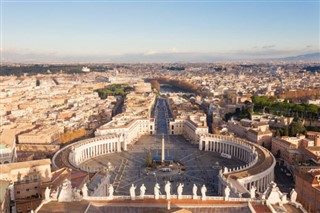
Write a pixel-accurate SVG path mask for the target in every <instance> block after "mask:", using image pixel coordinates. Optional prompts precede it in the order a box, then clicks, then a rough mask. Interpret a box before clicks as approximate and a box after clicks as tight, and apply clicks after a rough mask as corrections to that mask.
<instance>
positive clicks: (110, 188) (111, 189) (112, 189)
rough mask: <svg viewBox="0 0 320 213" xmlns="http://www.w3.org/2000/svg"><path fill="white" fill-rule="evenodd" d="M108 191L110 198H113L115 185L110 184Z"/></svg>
mask: <svg viewBox="0 0 320 213" xmlns="http://www.w3.org/2000/svg"><path fill="white" fill-rule="evenodd" d="M108 192H109V198H111V199H112V198H113V192H114V188H113V185H112V184H110V186H109V188H108Z"/></svg>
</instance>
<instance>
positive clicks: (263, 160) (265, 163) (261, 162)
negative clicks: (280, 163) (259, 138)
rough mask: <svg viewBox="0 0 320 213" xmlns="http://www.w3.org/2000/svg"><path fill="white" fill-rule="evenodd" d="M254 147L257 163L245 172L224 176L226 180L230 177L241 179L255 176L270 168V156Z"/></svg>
mask: <svg viewBox="0 0 320 213" xmlns="http://www.w3.org/2000/svg"><path fill="white" fill-rule="evenodd" d="M255 147H256V151H257V153H258V161H257V163H256V164H255V165H253V166H252V167H250V168H248V169H246V170H243V171H239V172H234V173H230V174H226V178H229V177H230V178H232V179H242V178H245V177H248V176H253V175H257V174H259V173H261V172H263V171H266V170H267V169H268V168H270V167H271V166H272V164H273V162H274V158H273V156H272V154H271V153H270V152H268V151H266V150H265V149H262V148H260V147H259V146H255Z"/></svg>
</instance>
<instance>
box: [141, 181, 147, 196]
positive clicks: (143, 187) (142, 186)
mask: <svg viewBox="0 0 320 213" xmlns="http://www.w3.org/2000/svg"><path fill="white" fill-rule="evenodd" d="M145 193H146V187H145V185H144V184H142V185H141V186H140V197H141V198H144V194H145Z"/></svg>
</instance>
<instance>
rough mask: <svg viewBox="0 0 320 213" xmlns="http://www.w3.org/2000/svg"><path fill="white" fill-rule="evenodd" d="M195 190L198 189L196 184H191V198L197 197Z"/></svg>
mask: <svg viewBox="0 0 320 213" xmlns="http://www.w3.org/2000/svg"><path fill="white" fill-rule="evenodd" d="M197 191H198V187H197V185H196V184H193V187H192V194H193V196H192V198H193V199H198V195H197Z"/></svg>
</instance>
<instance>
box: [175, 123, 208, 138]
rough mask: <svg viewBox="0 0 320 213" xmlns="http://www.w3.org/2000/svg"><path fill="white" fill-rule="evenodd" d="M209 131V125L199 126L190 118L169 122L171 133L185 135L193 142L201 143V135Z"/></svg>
mask: <svg viewBox="0 0 320 213" xmlns="http://www.w3.org/2000/svg"><path fill="white" fill-rule="evenodd" d="M207 133H208V127H205V126H197V125H196V124H195V123H194V122H192V121H190V120H189V119H175V120H174V121H170V123H169V135H183V136H184V137H185V138H186V139H188V140H191V141H192V142H193V143H199V139H200V135H203V134H207Z"/></svg>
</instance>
